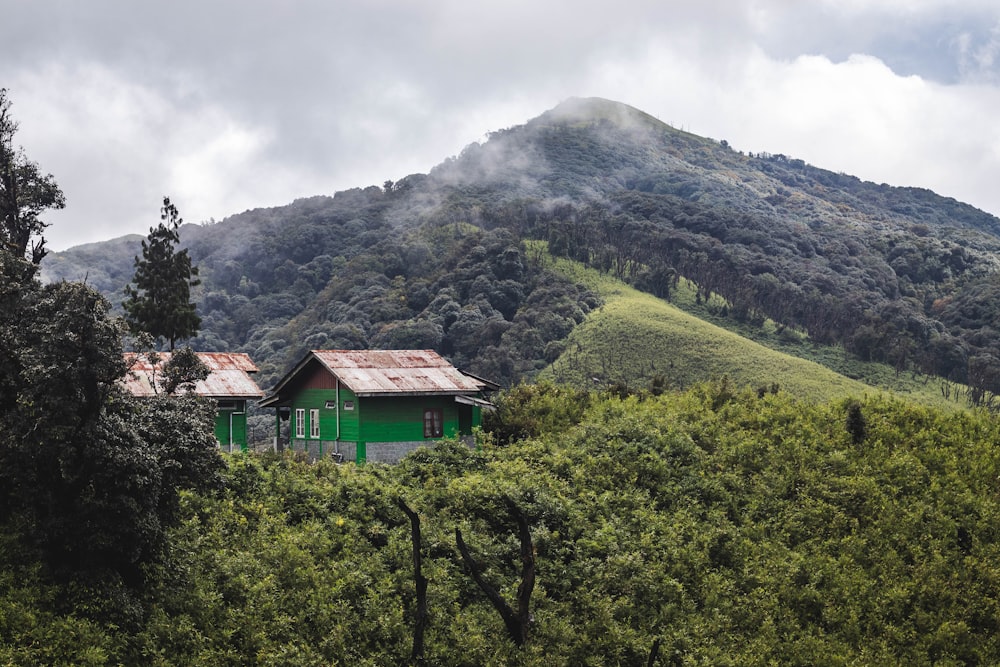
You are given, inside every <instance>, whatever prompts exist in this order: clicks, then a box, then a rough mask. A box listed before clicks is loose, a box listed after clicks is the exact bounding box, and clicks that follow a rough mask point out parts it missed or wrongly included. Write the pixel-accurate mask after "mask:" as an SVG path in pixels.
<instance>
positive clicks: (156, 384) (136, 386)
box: [125, 352, 264, 452]
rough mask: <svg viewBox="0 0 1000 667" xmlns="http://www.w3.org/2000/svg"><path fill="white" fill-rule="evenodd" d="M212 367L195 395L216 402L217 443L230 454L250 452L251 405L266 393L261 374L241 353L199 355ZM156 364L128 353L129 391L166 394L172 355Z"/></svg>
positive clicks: (163, 355) (164, 355)
mask: <svg viewBox="0 0 1000 667" xmlns="http://www.w3.org/2000/svg"><path fill="white" fill-rule="evenodd" d="M196 354H197V355H198V358H199V359H201V361H202V363H203V364H205V365H206V366H208V370H209V375H208V377H207V378H205V379H204V380H201V381H199V382H198V383H197V384H195V386H194V388H193V389H191V391H192V392H193V393H195V394H197V395H198V396H203V397H205V398H209V399H212V400H214V401H215V402H216V406H217V408H218V411H217V412H216V416H215V439H216V440H218V442H219V446H220V447H221V448H222V449H225V450H227V451H230V452H232V451H236V450H239V451H244V452H245V451H247V401H252V400H258V399H260V398H261V397H262V396H263V395H264V392H263V391H261V389H260V387H258V386H257V383H256V382H254V380H253V377H251V374H253V373H256V372H257V366H255V365H254V363H253V361H251V359H250V357H249V356H248V355H246V354H243V353H237V352H197V353H196ZM157 356H158V357H159V360H158V361H157V362H156V364H153V363H151V362H150V361H149V359H148V358H147V357H146V356H145V355H142V354H135V353H131V352H129V353H126V354H125V361H126V363H127V364H128V365H129V372H128V373H126V377H125V387H126V389H128V390H129V391H130V392H132V394H133V395H135V396H155V395H157V394H161V393H163V388H162V385H161V379H162V377H163V373H162V369H163V365H164V364H166V363H167V362H168V361H169V360H170V353H169V352H158V353H157Z"/></svg>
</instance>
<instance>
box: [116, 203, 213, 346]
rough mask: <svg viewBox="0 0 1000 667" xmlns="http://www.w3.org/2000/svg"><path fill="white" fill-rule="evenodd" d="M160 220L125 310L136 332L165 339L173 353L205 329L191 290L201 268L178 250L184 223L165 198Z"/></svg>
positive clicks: (146, 246)
mask: <svg viewBox="0 0 1000 667" xmlns="http://www.w3.org/2000/svg"><path fill="white" fill-rule="evenodd" d="M160 220H161V221H162V222H160V224H159V225H158V226H157V227H155V228H154V227H151V228H150V229H149V236H148V237H146V240H145V241H143V242H142V259H141V260H140V259H139V257H138V256H137V257H136V258H135V275H134V276H133V278H132V283H133V284H134V285H135V286H134V287H133V286H132V284H129V285H126V286H125V294H126V297H127V298H126V299H125V301H124V302H123V303H122V306H123V307H124V309H125V314H126V320H127V321H128V323H129V326H130V327H131V328H132V330H133V331H135V332H138V331H145V332H147V333H149V334H151V335H152V336H154V337H155V338H164V339H166V340H167V342H168V343H170V349H171V350H173V349H174V343H175V342H176V341H177V340H178V339H183V338H190V337H192V336H194V335H195V334H197V333H198V327H199V326H200V325H201V318H200V317H198V313H197V308H196V306H195V304H194V303H193V302H191V300H190V299H191V288H192V287H194V286H196V285H198V284H199V281H198V280H197V279H195V278H193V276H197V275H198V267H196V266H192V265H191V257H190V255H189V254H188V251H187V249H183V250H180V251H177V250H176V249H175V246H176V245H177V243H179V242H180V235H179V233H178V231H177V230H178V228H179V227H180V224H181V223H182V222H183V220H181V218H180V214H179V213H178V212H177V207H176V206H174V205H173V204H172V203H171V202H170V198H169V197H164V198H163V207H162V208H161V209H160Z"/></svg>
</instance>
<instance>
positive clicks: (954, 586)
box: [0, 384, 1000, 665]
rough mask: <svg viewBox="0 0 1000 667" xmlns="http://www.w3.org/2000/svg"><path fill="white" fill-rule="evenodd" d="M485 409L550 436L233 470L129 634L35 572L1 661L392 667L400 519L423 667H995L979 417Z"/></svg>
mask: <svg viewBox="0 0 1000 667" xmlns="http://www.w3.org/2000/svg"><path fill="white" fill-rule="evenodd" d="M502 404H503V405H504V406H505V410H506V415H507V416H506V418H507V419H513V420H521V421H522V422H525V423H527V422H528V417H529V416H530V415H532V414H534V413H537V414H538V415H539V418H540V420H541V421H540V422H539V423H540V424H543V425H544V426H541V427H538V428H537V429H536V432H535V433H532V434H531V436H530V437H527V438H519V437H517V436H516V435H514V434H513V432H512V431H509V432H508V433H507V435H506V436H505V445H504V446H503V447H498V446H495V445H493V444H491V442H493V441H494V440H497V441H499V438H496V437H495V436H494V438H486V439H485V440H484V445H483V448H482V449H481V450H475V449H468V448H466V447H465V446H463V445H461V444H459V443H455V442H445V443H442V444H440V445H439V446H438V447H436V448H434V449H423V450H419V451H417V452H416V453H414V454H412V455H411V456H410V457H409V458H407V459H406V460H404V461H403V462H402V463H401V464H399V465H397V466H391V467H390V466H382V465H368V466H364V467H355V466H350V465H347V466H338V465H335V464H332V463H330V462H321V463H318V464H308V463H305V462H302V461H298V460H295V459H294V458H290V457H288V456H276V455H267V456H263V457H243V456H234V457H232V458H230V459H229V465H228V473H227V491H226V494H225V497H224V498H222V499H221V500H220V499H215V498H209V497H206V496H202V495H198V494H195V493H186V494H184V495H183V496H182V505H181V508H180V512H181V516H182V519H183V520H182V522H181V524H180V526H179V527H178V528H177V529H176V530H175V531H174V532H173V533H172V535H171V542H170V544H171V548H170V555H169V558H168V560H167V561H166V562H165V563H164V564H163V565H162V566H158V567H157V568H156V570H155V576H154V577H153V578H152V579H153V580H154V581H156V582H157V583H156V585H155V586H154V587H152V588H150V589H149V590H148V591H147V596H146V602H145V604H146V609H147V613H146V617H145V618H146V621H145V623H144V625H143V627H142V628H141V629H140V630H139V631H137V632H133V633H124V632H123V631H122V630H120V629H116V628H114V627H111V626H101V625H94V624H93V623H92V622H88V621H82V620H80V619H79V617H77V616H75V615H72V614H70V615H60V614H56V613H53V612H51V611H47V610H48V609H50V608H51V603H52V598H53V596H54V595H55V593H54V592H53V591H52V590H51V589H50V588H46V587H45V586H42V585H37V586H33V585H32V584H31V581H32V579H31V578H30V572H28V573H27V575H28V576H27V577H19V578H18V579H17V580H16V583H15V580H12V579H11V578H7V579H6V580H5V582H6V583H5V585H4V586H3V587H2V588H0V591H2V593H0V594H2V597H3V604H0V608H2V609H9V610H11V611H9V612H4V614H0V624H5V625H4V626H3V628H2V629H4V630H5V631H4V632H3V633H2V636H3V637H4V640H3V644H2V645H0V656H3V657H4V658H6V659H7V660H8V661H11V662H17V661H24V660H27V661H36V662H37V661H41V662H51V663H53V664H69V663H71V662H72V663H76V664H115V663H116V662H118V661H123V662H125V663H128V664H161V665H167V664H191V665H198V664H205V665H209V664H211V665H227V664H231V665H247V664H260V665H268V664H281V665H327V664H359V665H366V664H367V665H388V664H393V665H394V664H401V663H405V662H406V661H407V660H408V659H409V655H410V648H411V641H412V637H413V628H414V614H415V604H416V599H415V584H414V580H413V560H412V551H411V549H412V544H411V535H410V525H409V522H408V520H407V517H406V516H405V515H404V514H403V512H402V511H401V509H400V507H399V505H398V504H397V501H398V500H399V499H402V500H403V501H404V502H405V503H406V504H407V505H408V506H409V507H411V508H413V509H414V510H416V511H417V512H418V514H419V516H420V521H421V527H422V541H421V545H420V553H421V554H422V560H423V563H422V565H423V574H424V576H426V577H427V579H428V580H429V584H428V589H427V597H428V599H427V602H428V613H429V620H428V625H427V630H426V637H425V651H424V657H425V659H426V662H427V663H428V664H441V665H467V664H512V665H513V664H523V665H532V664H538V665H542V664H544V665H581V664H595V665H596V664H602V665H603V664H645V661H646V660H647V658H648V656H649V654H650V651H651V650H652V648H653V645H654V642H657V640H659V643H658V656H659V661H660V662H659V663H658V664H731V665H755V664H756V665H763V664H833V665H836V664H916V665H919V664H928V665H929V664H995V663H996V662H997V661H998V660H1000V641H998V639H997V637H998V636H1000V635H998V630H1000V628H998V622H1000V594H998V591H1000V586H998V584H1000V565H998V563H1000V528H998V526H1000V505H998V495H997V490H998V488H997V479H998V478H1000V477H998V474H1000V454H998V452H997V449H996V442H997V441H998V439H1000V427H998V425H997V424H996V423H995V422H994V421H993V420H992V419H990V418H988V417H987V416H985V415H981V414H968V413H944V412H938V411H935V410H932V409H927V408H920V407H913V406H911V405H908V404H904V403H900V402H895V401H891V400H886V399H882V398H867V399H861V400H854V401H843V402H838V403H833V404H826V405H814V404H808V403H803V402H800V401H797V400H795V399H794V398H792V397H790V396H788V395H786V394H782V393H778V394H771V393H767V394H763V395H761V396H758V394H757V392H750V391H741V390H737V389H734V388H733V387H731V386H726V385H722V384H713V385H704V386H700V387H698V388H696V389H693V390H691V391H688V392H686V393H680V394H678V393H667V394H663V395H662V396H657V397H644V398H642V397H629V398H625V399H622V398H618V397H610V396H598V395H587V394H581V393H579V392H574V391H560V390H557V389H556V388H554V387H539V388H519V389H518V390H515V391H514V392H512V394H511V396H510V397H509V398H508V399H507V400H505V401H502ZM545 415H548V416H545ZM849 416H850V419H851V420H853V421H855V422H856V421H857V420H859V419H863V421H864V425H865V430H864V438H859V437H857V430H856V427H850V426H849V423H851V422H849ZM511 507H516V508H517V509H518V511H520V512H522V513H523V515H524V516H525V517H526V518H527V519H528V521H529V523H530V526H531V538H532V541H533V545H534V556H535V565H536V575H537V579H536V582H535V587H534V590H533V594H532V597H531V612H532V618H533V620H532V623H531V624H530V626H529V631H528V641H527V643H526V645H525V647H524V648H523V649H521V650H518V649H516V648H515V646H514V644H513V642H511V641H510V640H509V639H508V637H507V634H506V632H505V628H504V624H503V622H502V620H501V619H500V616H499V615H498V614H497V613H496V611H495V610H494V608H493V607H492V605H491V604H490V603H489V601H488V600H487V599H486V597H485V596H484V594H483V592H482V591H481V590H480V588H479V587H478V586H477V585H476V584H475V583H474V582H473V581H472V579H471V578H470V576H469V572H468V570H467V568H466V567H465V566H464V565H463V563H462V559H461V557H460V556H459V554H458V551H457V547H456V543H455V535H454V533H455V529H456V528H459V529H461V532H462V534H463V536H464V538H465V542H466V543H467V544H468V548H469V550H470V553H471V554H472V556H473V558H474V559H475V560H476V562H477V563H478V564H479V567H480V568H481V570H482V572H483V576H484V578H485V579H486V580H487V581H488V582H489V583H491V584H492V585H493V586H494V587H496V589H497V590H498V591H499V593H500V595H501V596H502V597H504V598H505V599H506V600H507V601H508V602H509V603H510V604H513V601H514V598H515V595H516V590H517V588H518V586H519V584H520V576H521V562H520V557H519V555H518V554H519V546H518V537H517V527H516V522H515V521H514V518H513V515H512V514H511V511H510V508H511ZM26 582H27V583H26ZM25 615H30V619H31V622H30V623H27V624H25V623H22V622H21V620H23V617H24V616H25ZM15 624H16V625H17V627H18V628H19V629H17V630H16V631H12V632H11V633H8V632H7V631H6V630H11V629H12V628H14V626H15ZM59 632H63V633H64V634H63V635H62V637H61V638H60V640H59V641H57V642H48V641H47V640H44V639H39V638H45V637H50V636H53V635H54V634H56V633H59ZM65 633H71V636H72V637H75V638H78V639H76V640H74V639H71V638H70V637H67V636H66V635H65Z"/></svg>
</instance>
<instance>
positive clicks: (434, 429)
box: [424, 408, 444, 438]
mask: <svg viewBox="0 0 1000 667" xmlns="http://www.w3.org/2000/svg"><path fill="white" fill-rule="evenodd" d="M442 435H444V414H443V413H442V411H441V408H427V409H426V410H424V437H425V438H440V437H441V436H442Z"/></svg>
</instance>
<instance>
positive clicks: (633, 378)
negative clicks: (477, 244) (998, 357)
mask: <svg viewBox="0 0 1000 667" xmlns="http://www.w3.org/2000/svg"><path fill="white" fill-rule="evenodd" d="M532 248H537V249H538V250H541V249H543V248H544V244H543V243H535V244H533V245H532ZM551 266H552V268H553V269H554V270H555V271H556V272H557V273H559V274H561V275H565V276H566V277H568V278H570V279H572V280H574V281H575V282H577V283H579V284H583V285H586V286H587V288H588V289H590V290H592V291H593V292H594V293H596V294H597V295H598V296H599V297H600V299H601V301H602V305H601V306H600V307H599V308H598V309H596V310H594V311H593V312H592V313H591V314H590V315H588V317H587V319H586V320H585V321H584V322H583V323H581V324H580V325H579V326H578V327H576V328H574V330H573V331H572V332H571V333H570V335H569V337H568V338H567V339H566V341H565V343H564V344H563V345H562V346H561V347H562V352H561V354H560V355H559V357H558V358H557V359H556V360H555V361H554V362H553V363H552V364H551V365H550V366H549V367H547V368H546V369H545V370H543V371H542V372H541V373H540V374H539V378H540V379H546V380H553V381H555V382H558V383H563V384H571V385H574V386H578V387H588V386H589V387H591V388H599V387H605V388H613V389H614V390H616V391H618V392H620V393H623V394H627V393H631V392H637V391H638V392H653V393H661V392H663V391H665V390H668V389H686V388H688V387H692V386H694V385H696V384H699V383H701V382H703V381H704V380H705V378H725V379H726V381H728V382H730V383H732V385H734V386H737V387H750V388H752V389H755V390H756V391H757V392H759V393H761V394H763V393H767V392H771V393H773V392H775V391H778V390H779V389H781V390H784V391H788V392H790V393H792V394H794V395H795V396H798V397H801V398H808V399H812V400H816V401H829V400H835V399H844V398H848V397H851V396H863V395H865V394H866V393H869V394H875V393H878V392H879V391H883V390H884V391H891V392H892V393H894V394H897V395H900V396H906V397H907V398H909V399H911V400H914V401H917V402H919V403H922V404H925V405H935V406H938V407H945V408H950V409H954V408H956V407H958V406H962V405H965V403H964V401H963V400H962V399H961V392H960V388H957V387H951V386H950V385H948V384H947V383H942V382H940V381H939V382H928V381H926V378H922V379H920V378H916V377H914V376H912V375H910V376H901V375H899V374H896V373H895V372H894V371H893V369H891V368H889V367H886V366H884V365H881V364H873V363H863V362H860V361H857V360H851V359H849V358H845V355H844V353H843V351H842V350H839V351H837V350H835V349H833V348H824V347H823V346H816V345H811V344H807V343H805V342H803V340H802V339H801V338H800V337H799V336H798V335H796V334H795V333H794V332H791V331H789V330H787V329H785V330H782V331H781V333H771V335H768V334H769V333H770V332H776V330H777V328H776V327H775V326H774V323H773V322H768V323H767V325H766V326H763V327H759V328H757V329H755V330H754V332H755V333H757V334H758V338H761V342H757V341H754V340H750V339H749V338H747V337H744V336H743V335H741V334H740V333H739V329H740V327H731V328H732V329H736V330H730V329H727V328H724V327H723V326H719V325H717V324H713V323H712V322H710V321H708V320H709V319H716V320H719V321H720V322H721V323H722V324H724V325H725V324H730V325H731V324H732V323H731V322H730V321H728V319H727V318H725V317H721V318H720V317H712V316H711V312H712V311H716V312H718V311H723V310H725V309H726V304H725V302H724V301H722V300H721V299H720V300H719V301H718V302H716V301H714V300H713V301H711V302H710V303H708V304H705V308H701V309H699V308H697V307H694V308H693V307H692V302H693V301H694V300H695V299H696V297H692V293H693V292H694V291H695V290H696V288H695V287H693V286H691V285H689V284H687V283H686V282H684V283H678V285H677V287H676V289H675V291H674V294H673V297H674V301H675V302H676V303H677V305H674V304H671V303H667V302H666V301H664V300H662V299H659V298H657V297H654V296H652V295H650V294H647V293H644V292H641V291H639V290H637V289H635V288H633V287H630V286H629V285H627V284H625V283H623V282H621V281H619V280H617V279H616V278H614V277H612V276H609V275H607V274H603V273H600V272H599V271H597V270H595V269H592V268H585V267H583V266H582V265H581V264H580V263H579V262H574V261H572V260H567V259H559V260H554V261H552V264H551ZM682 308H683V309H682ZM688 311H694V312H699V311H700V312H701V315H702V317H696V316H695V315H692V314H691V312H688ZM742 329H743V331H746V330H747V327H742ZM804 348H805V349H804ZM790 352H793V353H797V356H796V354H792V353H790ZM831 354H832V355H835V356H836V357H837V358H836V359H830V358H829V355H831ZM816 360H824V361H825V362H826V363H827V364H828V366H834V367H836V368H837V371H834V370H831V369H830V368H829V367H827V366H824V365H822V364H821V363H819V361H816ZM855 377H856V378H860V379H851V378H855ZM942 384H944V385H945V387H946V389H947V391H942Z"/></svg>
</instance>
